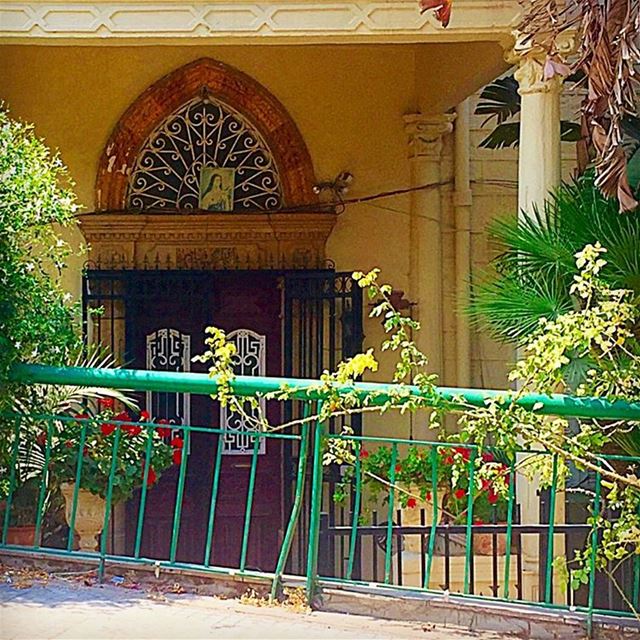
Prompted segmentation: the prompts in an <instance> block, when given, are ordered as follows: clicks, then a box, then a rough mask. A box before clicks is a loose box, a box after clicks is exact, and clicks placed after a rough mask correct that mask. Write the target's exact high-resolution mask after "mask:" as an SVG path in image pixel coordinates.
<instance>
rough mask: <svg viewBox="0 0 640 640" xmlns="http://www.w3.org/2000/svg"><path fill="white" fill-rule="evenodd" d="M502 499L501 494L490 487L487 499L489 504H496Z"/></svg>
mask: <svg viewBox="0 0 640 640" xmlns="http://www.w3.org/2000/svg"><path fill="white" fill-rule="evenodd" d="M499 499H500V496H499V495H498V494H497V493H496V492H495V491H494V490H493V489H489V495H488V497H487V500H489V504H495V503H496V502H498V500H499Z"/></svg>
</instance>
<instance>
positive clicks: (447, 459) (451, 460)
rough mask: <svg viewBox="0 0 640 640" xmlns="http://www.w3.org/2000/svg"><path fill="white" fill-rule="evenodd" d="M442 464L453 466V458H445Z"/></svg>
mask: <svg viewBox="0 0 640 640" xmlns="http://www.w3.org/2000/svg"><path fill="white" fill-rule="evenodd" d="M442 462H444V463H445V464H453V456H446V457H445V459H444V460H443V461H442Z"/></svg>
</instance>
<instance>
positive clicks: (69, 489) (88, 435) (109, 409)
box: [38, 398, 182, 551]
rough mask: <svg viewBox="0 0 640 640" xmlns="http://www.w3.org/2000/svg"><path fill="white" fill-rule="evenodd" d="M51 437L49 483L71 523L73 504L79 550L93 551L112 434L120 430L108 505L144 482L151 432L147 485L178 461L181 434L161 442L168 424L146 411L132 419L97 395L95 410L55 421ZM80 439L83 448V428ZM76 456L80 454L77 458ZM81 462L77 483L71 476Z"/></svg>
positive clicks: (103, 501) (101, 519)
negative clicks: (154, 419)
mask: <svg viewBox="0 0 640 640" xmlns="http://www.w3.org/2000/svg"><path fill="white" fill-rule="evenodd" d="M53 426H54V429H53V431H54V433H53V435H52V437H51V443H50V446H51V454H50V456H51V462H50V470H51V476H52V483H53V485H54V486H55V487H59V489H60V491H61V493H62V495H63V496H64V499H65V515H66V519H67V523H68V524H69V525H70V526H71V520H72V517H73V516H72V512H73V502H74V496H75V495H76V493H77V506H76V513H75V522H74V523H73V524H74V528H75V530H76V532H77V534H78V536H79V547H80V549H81V550H82V551H94V550H95V548H96V536H97V535H98V534H99V533H100V531H101V530H102V526H103V523H104V516H105V508H106V497H107V492H108V487H109V477H110V474H111V469H112V454H113V446H114V438H115V437H116V433H117V432H118V431H119V432H120V439H119V445H118V451H117V456H116V462H115V471H114V475H113V478H114V480H113V486H112V495H111V505H112V506H113V505H115V504H117V503H119V502H122V501H124V500H127V499H128V498H130V497H131V495H132V494H133V491H134V490H135V489H136V488H138V487H141V486H142V484H143V481H144V471H145V463H146V457H145V456H146V452H147V445H148V439H149V437H151V447H150V460H149V469H148V472H147V486H148V487H149V488H151V487H153V486H154V485H155V484H156V483H157V481H158V479H159V478H160V474H161V472H162V471H164V470H165V469H166V468H168V467H169V466H171V464H178V463H179V462H180V460H181V455H182V454H181V451H182V438H180V437H174V438H173V439H172V440H171V441H170V442H167V441H166V438H167V436H168V435H169V434H170V430H169V428H168V427H165V426H162V425H157V426H154V425H153V423H152V419H151V417H150V416H149V415H148V413H147V412H146V411H142V412H140V414H139V415H138V417H137V418H136V419H134V418H132V417H131V415H130V414H129V413H128V412H125V411H121V412H116V411H115V409H114V401H113V399H112V398H102V399H101V400H99V402H98V404H97V407H96V410H95V411H93V412H92V411H91V410H90V409H89V410H88V411H87V412H86V413H83V414H77V415H75V416H74V419H71V420H56V421H54V423H53ZM83 428H84V430H85V440H84V446H83V447H82V450H80V442H81V437H82V430H83ZM46 441H47V433H46V431H42V432H41V433H40V434H39V436H38V443H39V444H40V446H46ZM80 456H81V459H79V458H80ZM78 465H80V486H79V487H78V488H77V490H76V478H77V473H78Z"/></svg>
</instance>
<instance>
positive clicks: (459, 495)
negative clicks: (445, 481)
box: [453, 489, 467, 500]
mask: <svg viewBox="0 0 640 640" xmlns="http://www.w3.org/2000/svg"><path fill="white" fill-rule="evenodd" d="M453 495H454V496H455V497H456V499H457V500H462V498H464V497H465V496H466V495H467V492H466V491H465V490H464V489H456V490H455V492H454V494H453Z"/></svg>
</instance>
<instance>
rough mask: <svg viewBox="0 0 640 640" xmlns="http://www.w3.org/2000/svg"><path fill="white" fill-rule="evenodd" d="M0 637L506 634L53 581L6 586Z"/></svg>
mask: <svg viewBox="0 0 640 640" xmlns="http://www.w3.org/2000/svg"><path fill="white" fill-rule="evenodd" d="M0 638H2V639H3V640H22V639H25V640H26V639H29V640H36V639H38V640H40V639H45V638H46V639H54V638H79V639H83V640H85V639H86V640H89V639H95V638H105V639H109V640H112V639H117V640H126V639H134V638H157V639H165V638H166V639H171V640H178V639H182V638H185V639H186V638H216V639H218V638H259V639H260V640H266V639H270V638H304V639H305V640H312V639H314V638H358V639H368V638H370V639H372V640H383V639H403V638H423V639H426V640H471V638H473V639H475V640H478V639H479V638H482V640H497V639H498V638H500V636H497V635H494V634H490V633H487V634H477V633H470V632H466V631H460V630H455V629H451V628H449V629H446V628H433V627H432V626H430V625H426V624H424V623H409V622H408V623H402V622H390V621H387V620H376V619H374V618H369V617H364V616H350V615H345V614H337V613H324V612H313V613H300V612H296V611H292V610H290V609H286V608H284V607H281V606H276V607H266V606H265V607H259V606H255V605H251V604H243V603H241V602H240V601H238V600H220V599H217V598H212V597H208V596H197V595H190V594H180V595H176V594H164V595H163V596H157V595H154V594H151V593H149V592H146V591H142V590H140V591H134V590H129V589H123V588H121V587H115V586H111V585H104V586H84V585H82V584H76V583H73V582H67V581H62V580H53V581H51V582H49V584H47V585H40V584H34V585H33V586H31V587H29V588H26V589H16V588H15V587H14V586H12V585H10V584H1V585H0Z"/></svg>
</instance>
